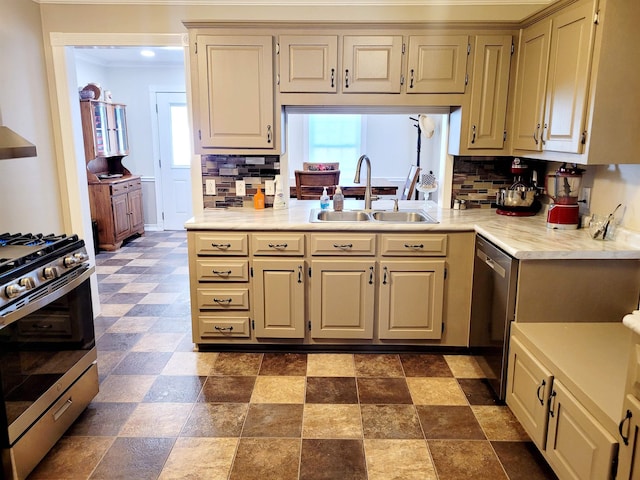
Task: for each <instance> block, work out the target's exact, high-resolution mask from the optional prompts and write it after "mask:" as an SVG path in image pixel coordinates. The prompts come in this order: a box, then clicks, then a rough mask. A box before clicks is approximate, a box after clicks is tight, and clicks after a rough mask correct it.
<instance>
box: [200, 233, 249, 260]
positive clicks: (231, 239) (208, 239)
mask: <svg viewBox="0 0 640 480" xmlns="http://www.w3.org/2000/svg"><path fill="white" fill-rule="evenodd" d="M248 253H249V247H248V241H247V235H246V234H244V233H238V234H229V233H223V234H220V235H216V234H215V233H202V234H199V235H196V255H247V254H248Z"/></svg>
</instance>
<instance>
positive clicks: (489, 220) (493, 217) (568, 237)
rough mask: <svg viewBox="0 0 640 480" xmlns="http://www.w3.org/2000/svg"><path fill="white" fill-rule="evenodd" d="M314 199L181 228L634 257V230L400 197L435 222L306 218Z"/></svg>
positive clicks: (385, 205)
mask: <svg viewBox="0 0 640 480" xmlns="http://www.w3.org/2000/svg"><path fill="white" fill-rule="evenodd" d="M318 207H319V202H318V201H317V200H301V201H299V200H295V199H290V200H289V207H288V208H287V209H283V210H274V209H273V208H266V209H264V210H255V209H253V208H246V207H245V208H226V209H208V210H205V211H204V213H202V214H201V215H197V216H196V217H194V218H192V219H191V220H189V221H187V222H186V224H185V227H186V228H187V230H247V231H251V230H254V231H258V230H272V231H278V230H281V231H282V230H289V231H302V230H303V231H345V232H357V231H360V232H438V231H440V232H445V231H446V232H455V231H475V232H477V233H478V234H480V235H482V236H483V237H485V238H487V239H488V240H490V241H491V242H493V243H495V244H496V245H497V246H499V247H500V248H502V249H503V250H504V251H505V252H507V253H509V254H510V255H512V256H513V257H515V258H518V259H521V260H527V259H530V260H542V259H640V234H638V233H635V232H629V231H624V230H623V229H618V232H617V235H616V239H615V240H613V241H610V240H607V241H603V240H594V239H592V238H591V237H590V236H589V232H588V230H586V229H578V230H553V229H548V228H546V215H545V214H544V213H542V212H541V213H538V214H537V215H535V216H533V217H508V216H503V215H497V214H496V212H495V210H493V209H467V210H453V209H442V208H438V207H437V205H436V204H434V203H433V202H429V203H428V204H425V202H424V201H422V200H401V201H400V204H399V207H400V210H402V209H423V210H424V211H425V212H426V213H427V214H429V215H430V216H431V217H432V218H434V219H435V220H437V221H438V223H435V224H424V223H388V222H322V223H312V222H310V214H311V211H312V210H313V209H317V208H318ZM373 207H374V208H373V209H374V210H391V209H392V208H393V201H392V200H378V201H374V202H373ZM344 208H345V210H355V209H362V208H363V201H362V200H350V199H347V200H345V206H344Z"/></svg>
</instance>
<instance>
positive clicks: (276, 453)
mask: <svg viewBox="0 0 640 480" xmlns="http://www.w3.org/2000/svg"><path fill="white" fill-rule="evenodd" d="M299 459H300V440H299V439H292V438H241V439H240V443H239V445H238V452H237V453H236V457H235V460H234V462H233V467H232V469H231V475H230V476H229V480H267V479H274V480H276V479H277V480H296V479H297V478H298V465H299Z"/></svg>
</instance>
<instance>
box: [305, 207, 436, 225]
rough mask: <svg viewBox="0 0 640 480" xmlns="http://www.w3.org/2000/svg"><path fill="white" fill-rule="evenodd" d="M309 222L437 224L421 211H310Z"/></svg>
mask: <svg viewBox="0 0 640 480" xmlns="http://www.w3.org/2000/svg"><path fill="white" fill-rule="evenodd" d="M309 220H310V221H311V222H387V223H438V222H437V221H435V220H434V219H433V218H431V217H430V216H429V215H427V214H426V213H424V212H423V211H422V210H401V211H397V212H394V211H391V210H374V211H372V212H370V211H367V210H344V211H342V212H334V211H333V210H312V211H311V216H310V218H309Z"/></svg>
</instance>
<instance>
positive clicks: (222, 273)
mask: <svg viewBox="0 0 640 480" xmlns="http://www.w3.org/2000/svg"><path fill="white" fill-rule="evenodd" d="M211 273H213V274H215V275H220V276H222V277H228V276H229V275H231V270H226V271H225V270H211Z"/></svg>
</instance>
